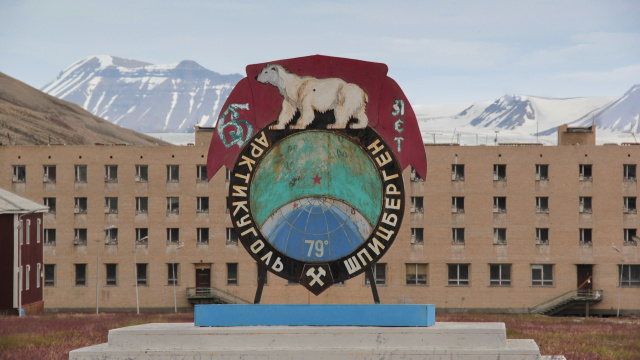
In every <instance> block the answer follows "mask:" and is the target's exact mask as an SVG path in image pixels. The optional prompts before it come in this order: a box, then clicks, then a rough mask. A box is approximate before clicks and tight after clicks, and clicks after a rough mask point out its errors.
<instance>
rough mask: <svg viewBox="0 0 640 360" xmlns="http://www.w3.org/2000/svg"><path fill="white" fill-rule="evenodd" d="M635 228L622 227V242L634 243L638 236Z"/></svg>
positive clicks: (626, 243)
mask: <svg viewBox="0 0 640 360" xmlns="http://www.w3.org/2000/svg"><path fill="white" fill-rule="evenodd" d="M636 234H637V231H636V229H624V244H625V245H636V244H637V241H638V240H636V239H638V237H637V236H636Z"/></svg>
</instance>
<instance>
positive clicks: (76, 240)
mask: <svg viewBox="0 0 640 360" xmlns="http://www.w3.org/2000/svg"><path fill="white" fill-rule="evenodd" d="M73 245H87V229H74V235H73Z"/></svg>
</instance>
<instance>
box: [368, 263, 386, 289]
mask: <svg viewBox="0 0 640 360" xmlns="http://www.w3.org/2000/svg"><path fill="white" fill-rule="evenodd" d="M371 270H373V278H374V279H376V285H385V284H386V283H387V264H385V263H375V264H373V266H371ZM364 284H365V285H370V284H371V283H370V282H369V277H368V276H366V274H365V277H364Z"/></svg>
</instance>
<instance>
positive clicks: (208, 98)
mask: <svg viewBox="0 0 640 360" xmlns="http://www.w3.org/2000/svg"><path fill="white" fill-rule="evenodd" d="M242 78H243V76H241V75H239V74H234V75H221V74H218V73H216V72H213V71H210V70H207V69H205V68H203V67H202V66H200V65H198V64H197V63H196V62H194V61H182V62H180V63H177V64H170V65H153V64H149V63H144V62H141V61H137V60H128V59H122V58H118V57H114V56H107V55H101V56H91V57H87V58H85V59H82V60H80V61H78V62H76V63H74V64H72V65H71V66H69V67H67V68H66V69H64V70H63V71H62V72H61V73H60V74H59V75H58V77H57V78H56V79H55V80H54V81H52V82H51V83H49V84H47V85H45V86H44V87H43V88H42V91H44V92H46V93H47V94H50V95H53V96H55V97H57V98H60V99H63V100H66V101H69V102H72V103H74V104H78V105H80V106H81V107H83V108H84V109H86V110H87V111H89V112H91V113H92V114H94V115H97V116H100V117H102V118H104V119H106V120H109V121H110V122H112V123H114V124H118V125H120V126H123V127H126V128H129V129H133V130H136V131H139V132H145V133H154V132H193V131H194V126H195V125H199V126H213V125H214V123H215V121H216V120H217V117H218V114H219V113H220V107H222V106H223V105H224V102H225V101H226V99H227V97H228V96H229V93H230V92H231V90H232V89H233V87H234V86H235V84H236V83H237V82H238V81H240V79H242Z"/></svg>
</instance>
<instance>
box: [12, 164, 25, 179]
mask: <svg viewBox="0 0 640 360" xmlns="http://www.w3.org/2000/svg"><path fill="white" fill-rule="evenodd" d="M25 181H27V167H26V166H24V165H14V166H13V182H25Z"/></svg>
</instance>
